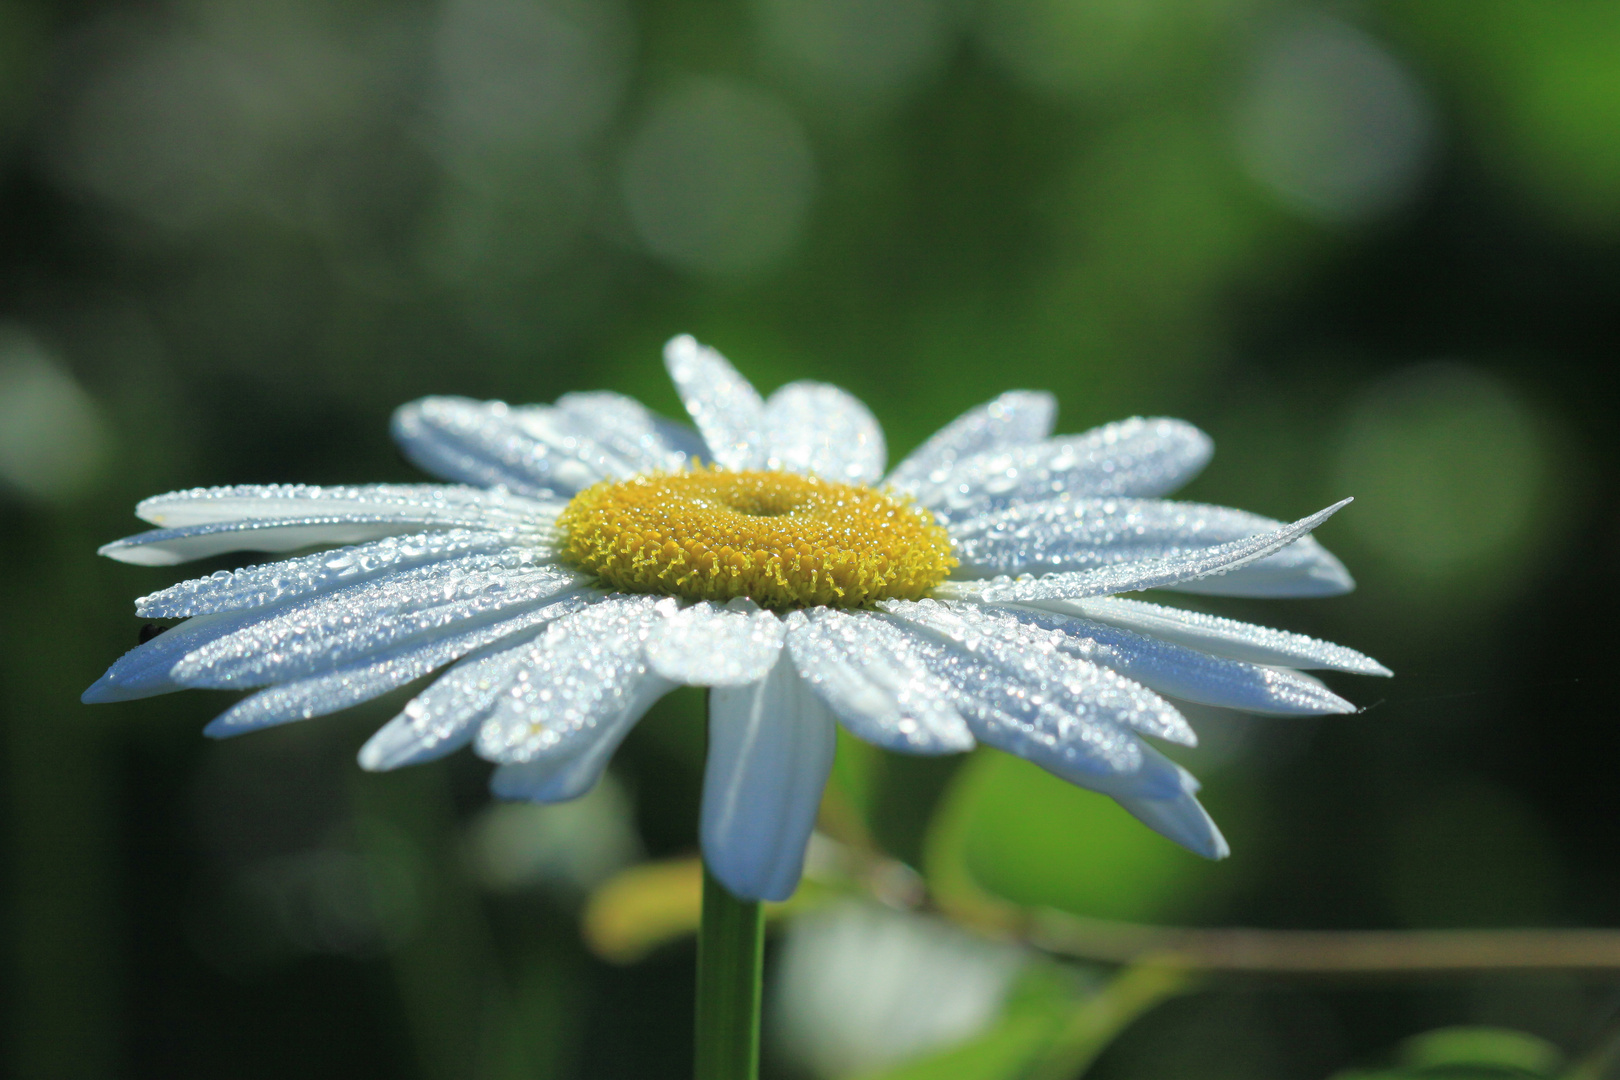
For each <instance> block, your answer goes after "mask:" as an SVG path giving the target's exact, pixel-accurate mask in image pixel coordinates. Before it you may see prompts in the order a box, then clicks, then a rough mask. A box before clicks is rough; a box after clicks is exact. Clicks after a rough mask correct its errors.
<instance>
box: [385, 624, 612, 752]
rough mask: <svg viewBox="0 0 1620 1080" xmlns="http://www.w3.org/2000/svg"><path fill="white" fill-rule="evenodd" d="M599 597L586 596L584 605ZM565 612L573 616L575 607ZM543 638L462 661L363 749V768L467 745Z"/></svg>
mask: <svg viewBox="0 0 1620 1080" xmlns="http://www.w3.org/2000/svg"><path fill="white" fill-rule="evenodd" d="M595 599H597V598H596V597H592V596H590V595H585V596H582V597H580V601H581V604H584V603H589V602H592V601H593V600H595ZM559 606H561V605H559ZM562 614H572V609H570V610H565V611H563V612H562ZM542 632H543V631H542ZM538 636H539V635H538V634H537V633H532V634H523V635H519V636H518V637H517V638H516V639H515V640H510V641H501V642H499V643H497V644H496V645H495V646H493V647H490V648H485V649H480V650H478V651H476V652H474V653H471V654H470V655H468V656H467V657H465V658H464V659H462V660H461V661H460V662H459V663H457V664H456V665H455V666H454V667H452V668H451V669H450V670H449V671H448V672H446V673H445V674H444V675H442V676H440V677H439V679H438V680H437V681H435V682H434V683H433V685H432V686H429V687H428V688H427V689H426V690H424V691H422V692H421V693H420V694H418V695H416V697H414V698H412V699H411V700H410V701H408V702H406V703H405V708H404V709H402V710H401V711H400V714H399V715H398V716H396V717H394V718H393V719H392V720H390V721H388V723H386V724H384V725H383V726H382V727H380V728H378V729H377V731H376V733H375V734H373V735H372V736H371V738H370V739H368V740H367V741H366V744H365V745H364V746H362V747H361V748H360V767H361V768H363V769H370V770H372V771H374V772H375V771H381V770H384V769H397V768H399V767H400V766H402V765H414V764H416V763H418V762H422V761H430V760H433V759H434V758H439V757H443V756H444V755H445V754H448V753H450V752H451V751H453V750H459V749H461V748H462V747H463V746H465V745H467V743H469V742H471V741H472V737H473V734H474V733H475V732H476V731H477V724H478V722H479V721H480V720H482V719H483V718H484V717H485V716H487V715H488V714H489V711H490V710H491V709H493V708H494V707H495V702H496V700H497V698H499V696H500V694H501V693H502V692H503V691H504V690H505V689H506V688H507V687H509V686H510V685H512V682H513V680H514V679H515V678H516V677H517V672H518V671H519V670H520V669H521V668H522V667H523V666H524V665H525V664H526V663H527V662H528V656H529V651H528V650H529V647H530V646H532V644H533V642H534V639H535V638H536V637H538Z"/></svg>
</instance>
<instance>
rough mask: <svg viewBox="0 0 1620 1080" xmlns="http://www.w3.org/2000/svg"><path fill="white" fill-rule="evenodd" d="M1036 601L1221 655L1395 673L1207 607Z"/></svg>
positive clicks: (1109, 599)
mask: <svg viewBox="0 0 1620 1080" xmlns="http://www.w3.org/2000/svg"><path fill="white" fill-rule="evenodd" d="M1034 606H1037V607H1041V608H1045V609H1047V610H1048V611H1056V612H1058V613H1060V614H1064V615H1078V616H1080V617H1081V618H1083V619H1092V620H1094V621H1096V622H1101V623H1107V624H1108V625H1110V626H1118V627H1120V628H1122V629H1125V630H1135V631H1137V632H1139V633H1142V634H1147V635H1149V636H1151V637H1155V638H1158V639H1159V640H1161V641H1169V642H1173V643H1175V644H1177V645H1185V646H1187V647H1188V648H1190V649H1197V650H1199V651H1200V652H1206V653H1211V654H1213V655H1215V656H1225V657H1229V658H1231V659H1233V660H1245V661H1247V662H1249V663H1251V664H1265V665H1270V666H1275V667H1289V668H1325V669H1329V670H1333V671H1349V672H1354V673H1356V674H1358V675H1389V674H1390V673H1391V672H1390V670H1389V669H1388V668H1387V667H1385V666H1384V665H1383V664H1380V663H1379V662H1378V661H1376V660H1374V659H1372V658H1371V657H1370V656H1363V655H1362V654H1361V653H1358V652H1356V651H1355V650H1354V649H1347V648H1345V647H1344V646H1343V645H1335V644H1333V643H1332V642H1329V641H1319V640H1317V639H1316V638H1312V637H1306V636H1305V635H1304V634H1293V633H1289V632H1288V631H1286V630H1273V629H1271V628H1270V627H1266V626H1256V625H1254V624H1253V623H1246V622H1238V621H1237V620H1235V619H1223V618H1221V617H1220V616H1217V615H1206V614H1204V613H1203V612H1201V611H1183V610H1181V609H1180V608H1170V607H1161V606H1160V605H1158V604H1148V603H1144V602H1143V601H1141V600H1126V599H1124V598H1121V597H1113V596H1094V597H1090V598H1088V599H1084V600H1041V601H1038V602H1036V603H1035V605H1034Z"/></svg>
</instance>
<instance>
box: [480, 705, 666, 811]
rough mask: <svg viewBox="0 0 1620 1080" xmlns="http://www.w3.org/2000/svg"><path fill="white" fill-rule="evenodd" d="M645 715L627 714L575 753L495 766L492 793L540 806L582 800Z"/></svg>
mask: <svg viewBox="0 0 1620 1080" xmlns="http://www.w3.org/2000/svg"><path fill="white" fill-rule="evenodd" d="M648 704H649V705H650V704H651V701H649V702H648ZM645 711H646V706H643V707H642V709H641V712H645ZM641 712H637V713H635V714H634V715H631V714H630V713H628V712H626V713H623V714H621V715H620V716H619V717H617V718H616V719H614V720H612V721H609V722H608V723H606V724H604V725H603V726H601V727H599V728H598V729H597V730H596V731H595V733H594V735H593V737H592V739H591V740H590V741H589V742H588V743H586V744H585V745H583V746H581V747H579V748H578V749H577V751H576V752H574V753H570V754H549V755H543V756H541V757H538V758H536V759H534V760H533V761H525V762H508V763H506V764H504V765H497V766H495V771H494V772H493V773H492V774H491V775H490V778H489V790H490V791H491V793H493V794H494V795H495V797H496V798H498V799H522V800H524V801H526V802H537V803H552V802H567V801H568V800H569V799H577V798H579V797H580V796H581V795H583V794H585V793H586V792H587V791H590V790H591V788H593V787H595V786H596V782H597V781H598V780H600V779H601V778H602V773H603V772H604V771H606V769H607V764H608V761H609V759H611V758H612V757H613V752H614V751H615V750H617V749H618V748H619V744H620V743H621V742H623V741H624V737H625V736H626V735H628V734H629V733H630V729H631V728H633V727H635V724H636V721H637V720H639V719H641Z"/></svg>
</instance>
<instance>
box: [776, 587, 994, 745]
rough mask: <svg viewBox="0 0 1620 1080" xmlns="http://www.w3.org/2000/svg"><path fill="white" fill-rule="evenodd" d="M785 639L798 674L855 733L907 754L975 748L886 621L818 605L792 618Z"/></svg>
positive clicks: (946, 694) (945, 697)
mask: <svg viewBox="0 0 1620 1080" xmlns="http://www.w3.org/2000/svg"><path fill="white" fill-rule="evenodd" d="M787 644H788V649H789V651H790V652H791V653H792V656H793V662H794V664H795V665H796V666H797V667H798V669H799V674H800V675H801V676H803V677H804V679H805V681H806V682H807V683H808V684H809V686H810V688H811V689H812V690H813V691H814V692H815V693H816V694H817V695H818V696H819V697H820V698H821V700H822V701H823V702H824V703H825V704H826V705H827V706H828V707H829V708H830V709H832V712H833V715H834V716H836V717H837V718H838V720H839V722H841V723H842V724H843V725H844V726H845V727H846V728H848V729H849V731H850V732H851V733H852V734H854V735H856V736H858V737H859V738H862V739H865V740H866V741H867V742H869V743H874V744H876V745H878V746H882V747H885V748H887V749H890V750H898V751H901V752H902V753H910V754H949V753H956V752H959V751H963V750H971V749H972V748H973V733H972V732H971V731H969V730H968V726H967V722H966V721H965V720H963V719H962V717H961V714H959V713H958V712H957V711H956V708H955V706H953V705H952V704H951V697H952V691H951V688H950V686H949V684H947V683H946V682H945V680H944V679H942V678H940V677H939V676H937V675H935V674H934V673H933V672H931V671H929V670H928V665H927V663H926V661H925V659H924V657H923V656H922V655H921V653H920V652H919V651H918V649H917V647H916V645H915V644H914V643H913V642H912V640H911V639H910V638H909V637H908V636H907V635H906V634H905V633H904V632H903V631H901V630H900V629H899V628H898V627H896V626H895V625H894V624H893V623H891V622H889V621H888V620H887V619H883V618H880V617H876V616H873V615H870V614H867V613H865V612H842V611H836V610H834V609H831V608H823V609H820V610H818V611H817V612H816V613H815V616H814V617H813V618H808V619H806V618H803V617H800V618H798V619H794V620H790V623H789V630H788V639H787Z"/></svg>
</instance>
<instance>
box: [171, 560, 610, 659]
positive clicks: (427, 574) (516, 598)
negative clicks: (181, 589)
mask: <svg viewBox="0 0 1620 1080" xmlns="http://www.w3.org/2000/svg"><path fill="white" fill-rule="evenodd" d="M584 584H585V579H584V578H582V577H581V576H580V575H578V574H576V573H575V572H573V571H572V570H566V569H563V568H561V567H556V566H548V565H535V564H526V563H525V562H524V561H523V555H522V553H518V554H517V555H511V554H507V555H501V556H493V557H492V556H486V555H472V556H465V557H463V558H459V559H452V560H448V561H445V562H441V563H435V564H433V565H430V566H424V567H418V568H417V569H414V570H406V571H402V572H400V573H396V574H393V575H390V576H389V577H386V578H383V579H382V580H380V581H373V582H365V583H363V584H361V585H356V586H352V587H350V588H347V589H341V590H339V591H337V592H334V593H328V594H326V595H322V596H313V597H309V598H307V599H304V600H300V601H295V602H294V603H292V604H290V605H287V606H284V607H280V608H275V609H272V610H271V611H270V612H269V613H268V614H267V615H265V616H264V617H262V618H259V619H258V620H257V621H254V622H252V623H250V624H248V625H245V626H242V627H241V628H240V629H235V630H233V631H232V632H230V633H226V634H224V635H222V636H220V637H217V638H215V639H214V640H212V641H209V642H207V643H205V644H202V645H200V646H198V647H197V648H195V649H193V650H192V651H191V652H189V653H188V654H186V656H185V657H184V658H183V659H182V660H181V661H180V662H179V663H178V664H176V665H175V666H174V669H173V672H172V675H173V677H174V679H175V680H176V681H177V682H180V683H182V684H183V685H186V686H198V687H213V688H217V689H226V690H229V689H243V688H247V687H251V686H265V685H268V684H270V683H277V682H285V681H288V680H291V679H298V678H304V677H307V676H309V675H314V674H318V673H320V672H325V671H332V670H334V669H336V668H340V667H346V666H348V665H350V664H352V663H354V662H356V661H359V660H362V659H367V658H369V657H372V656H374V655H376V654H377V653H380V652H382V651H384V650H386V649H390V648H393V647H396V646H402V645H408V644H410V643H412V642H418V641H423V642H425V641H428V640H431V639H432V638H434V637H437V636H439V635H442V634H445V633H454V632H457V631H462V630H472V629H475V628H477V627H479V626H483V625H488V624H490V623H495V622H499V621H502V620H504V619H507V618H510V617H513V616H515V615H518V614H520V613H521V610H522V609H526V608H532V607H538V606H540V605H541V604H544V603H546V602H548V601H549V600H550V599H551V598H553V597H555V596H558V595H559V594H562V593H565V592H569V591H571V590H576V589H578V588H580V587H581V586H582V585H584ZM166 636H168V635H166V634H165V635H162V637H166ZM159 640H161V637H160V639H159Z"/></svg>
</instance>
